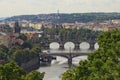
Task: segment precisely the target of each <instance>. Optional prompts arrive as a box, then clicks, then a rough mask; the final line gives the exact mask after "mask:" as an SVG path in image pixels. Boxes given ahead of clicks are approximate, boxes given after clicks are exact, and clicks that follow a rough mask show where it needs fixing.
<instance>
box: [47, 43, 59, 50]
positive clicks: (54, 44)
mask: <svg viewBox="0 0 120 80" xmlns="http://www.w3.org/2000/svg"><path fill="white" fill-rule="evenodd" d="M49 48H50V49H53V50H56V49H59V48H60V44H59V43H58V42H52V43H50V44H49Z"/></svg>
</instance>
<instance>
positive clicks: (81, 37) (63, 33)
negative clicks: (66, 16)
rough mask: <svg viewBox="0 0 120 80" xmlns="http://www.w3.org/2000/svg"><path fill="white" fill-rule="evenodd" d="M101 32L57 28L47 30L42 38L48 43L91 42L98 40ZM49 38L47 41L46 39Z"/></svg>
mask: <svg viewBox="0 0 120 80" xmlns="http://www.w3.org/2000/svg"><path fill="white" fill-rule="evenodd" d="M100 33H101V32H99V31H92V30H89V29H83V28H80V29H65V28H61V27H60V26H59V27H56V28H45V29H44V35H43V36H42V39H43V40H41V41H42V42H45V41H46V42H47V41H48V40H56V41H58V40H59V41H63V42H64V41H77V42H79V41H91V40H96V38H97V37H98V34H100ZM46 38H47V39H46Z"/></svg>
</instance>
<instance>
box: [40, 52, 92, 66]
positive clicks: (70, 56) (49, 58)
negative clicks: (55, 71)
mask: <svg viewBox="0 0 120 80" xmlns="http://www.w3.org/2000/svg"><path fill="white" fill-rule="evenodd" d="M91 52H93V51H89V52H77V53H76V52H75V53H74V52H70V53H63V52H62V53H48V54H45V53H41V54H40V61H44V60H46V61H48V62H51V61H52V60H53V59H55V58H54V57H53V56H60V57H64V58H67V59H68V65H69V67H71V65H72V59H73V58H75V57H78V56H87V55H88V54H89V53H91Z"/></svg>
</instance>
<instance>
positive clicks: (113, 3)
mask: <svg viewBox="0 0 120 80" xmlns="http://www.w3.org/2000/svg"><path fill="white" fill-rule="evenodd" d="M58 9H59V12H60V13H83V12H120V0H0V17H8V16H13V15H24V14H41V13H57V10H58Z"/></svg>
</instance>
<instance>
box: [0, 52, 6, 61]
mask: <svg viewBox="0 0 120 80" xmlns="http://www.w3.org/2000/svg"><path fill="white" fill-rule="evenodd" d="M6 59H7V54H6V53H5V52H2V51H0V60H6Z"/></svg>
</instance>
